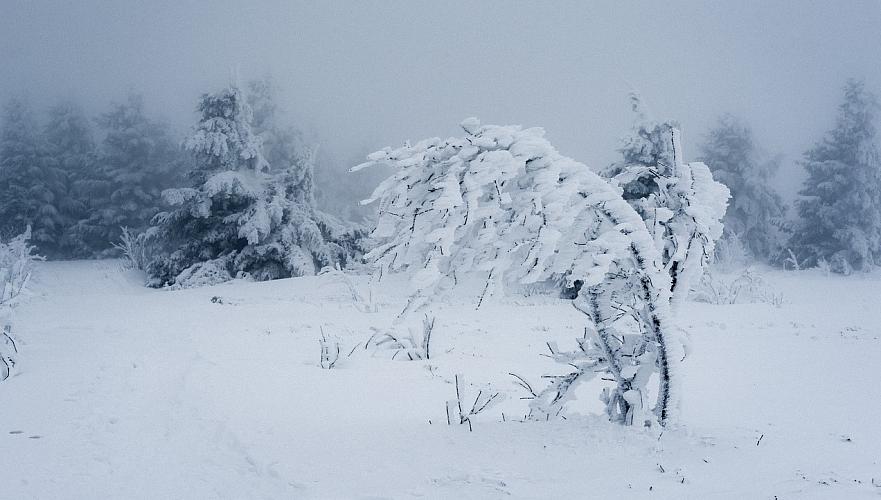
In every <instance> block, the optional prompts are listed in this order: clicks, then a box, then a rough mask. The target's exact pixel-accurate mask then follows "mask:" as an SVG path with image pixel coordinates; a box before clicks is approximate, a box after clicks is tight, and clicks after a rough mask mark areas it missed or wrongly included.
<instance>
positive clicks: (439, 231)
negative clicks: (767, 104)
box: [353, 118, 682, 425]
mask: <svg viewBox="0 0 881 500" xmlns="http://www.w3.org/2000/svg"><path fill="white" fill-rule="evenodd" d="M462 128H463V129H464V130H465V132H466V135H465V137H462V138H450V139H447V140H441V139H437V138H435V139H427V140H424V141H420V142H418V143H416V144H414V145H410V144H407V145H405V146H404V147H402V148H399V149H390V148H387V149H384V150H382V151H378V152H376V153H373V154H371V155H370V156H368V160H369V161H368V162H367V163H364V164H362V165H359V166H357V167H354V168H353V170H357V169H360V168H364V167H367V166H370V165H374V164H389V165H391V166H393V167H395V168H396V169H397V171H396V172H395V173H394V174H393V175H392V176H391V177H389V178H388V179H386V180H385V181H384V182H383V183H382V184H380V186H379V187H378V188H377V189H376V190H375V192H374V193H373V195H372V196H371V198H370V199H369V200H366V201H365V203H370V202H373V201H378V202H379V221H378V225H377V228H376V229H375V231H374V233H373V235H372V236H373V238H374V239H375V240H376V241H377V246H376V247H375V248H374V250H372V251H371V252H370V253H369V254H368V255H367V259H368V260H369V261H370V262H372V263H373V264H374V265H375V266H376V267H377V268H378V270H379V272H381V273H383V274H385V273H387V272H389V271H393V272H394V271H404V272H409V273H410V274H411V275H412V285H413V293H412V295H411V299H410V301H409V303H408V305H407V306H406V308H405V309H404V311H403V312H402V315H404V314H406V313H408V312H410V311H415V310H418V309H420V308H422V307H424V306H426V304H427V303H428V302H429V300H430V299H431V298H432V297H436V296H437V295H440V294H442V293H443V292H444V291H445V290H447V289H449V288H451V287H453V286H455V284H456V281H457V280H456V279H455V276H456V275H459V276H463V275H465V274H466V273H467V274H477V273H482V274H483V275H485V276H486V283H485V285H484V286H483V287H482V292H481V294H480V297H478V298H477V299H476V302H477V304H480V303H482V301H483V299H484V298H485V297H487V296H489V295H491V294H492V293H494V292H496V291H498V290H499V289H500V288H502V287H504V285H505V284H529V283H537V282H543V281H547V280H552V279H559V278H560V277H564V278H565V279H566V280H567V281H568V283H569V285H570V286H571V285H572V284H574V282H575V281H580V282H582V283H583V285H582V287H581V289H580V292H579V296H578V298H577V299H576V300H575V301H574V304H575V307H576V308H577V309H578V310H579V311H580V312H582V313H583V314H584V315H585V316H586V317H587V318H588V325H587V336H586V337H585V338H584V339H582V340H581V341H580V342H579V344H578V349H577V350H575V351H573V352H568V353H563V352H559V351H557V350H556V349H552V351H553V356H554V357H555V358H556V359H557V360H558V361H560V362H561V363H565V364H566V365H568V366H571V367H574V368H575V371H573V372H570V373H568V374H565V375H562V376H559V377H551V383H550V384H549V385H548V387H547V388H545V389H544V390H542V391H539V393H538V394H537V397H535V398H534V401H533V403H532V412H533V417H534V418H541V419H544V418H547V417H548V416H553V415H557V414H558V413H559V412H560V411H561V409H562V405H563V404H564V403H565V402H566V401H567V400H568V399H569V398H570V397H571V395H572V392H571V389H572V388H573V387H574V386H575V385H577V384H578V383H581V382H583V381H585V380H588V379H590V378H592V377H595V376H597V375H598V374H607V375H608V376H609V377H608V378H610V379H611V380H612V381H613V382H614V387H613V388H611V389H607V390H606V391H605V393H604V395H603V400H604V401H605V402H606V408H607V412H608V414H609V417H610V418H611V419H612V420H614V421H617V422H620V423H623V424H634V423H638V424H640V425H643V424H648V423H650V422H651V419H650V418H649V416H648V410H647V409H648V408H649V407H650V406H651V405H652V404H654V413H655V418H656V419H657V421H658V422H659V423H661V424H662V425H663V424H665V423H667V422H668V421H669V420H671V419H673V418H674V417H675V408H676V402H675V400H676V394H677V393H676V388H677V385H676V383H677V378H676V363H677V362H678V361H679V360H680V358H681V357H682V356H681V355H680V349H681V345H680V344H679V341H678V339H677V338H675V337H674V332H675V330H674V329H673V328H672V327H671V326H670V320H669V318H668V316H669V314H668V309H669V296H670V276H669V274H668V273H666V272H664V269H663V267H662V261H661V256H660V254H659V252H658V250H657V248H656V247H655V244H654V241H653V239H652V235H651V234H650V233H649V232H648V230H647V229H646V226H645V224H644V223H643V220H642V218H641V217H640V216H639V214H638V213H637V212H636V211H635V210H634V209H633V207H631V206H630V205H629V204H628V203H627V201H625V200H624V199H623V198H622V196H621V195H620V193H619V192H618V191H617V190H616V189H615V188H613V187H612V186H611V185H610V184H609V183H608V182H606V181H605V180H604V179H602V178H601V177H599V176H597V175H596V174H594V173H593V172H591V171H590V169H588V168H587V167H586V166H585V165H583V164H581V163H579V162H577V161H575V160H573V159H571V158H567V157H564V156H562V155H560V154H559V153H558V152H557V150H556V149H554V147H553V146H552V145H551V144H550V143H549V142H548V141H547V140H546V139H545V138H544V131H543V130H542V129H539V128H529V129H523V128H521V127H518V126H508V127H502V126H492V125H486V126H483V125H481V124H480V122H478V121H477V120H476V119H473V118H472V119H468V120H465V121H464V122H463V123H462ZM653 376H656V377H657V379H658V381H659V383H658V387H659V389H658V394H657V395H656V396H655V397H654V398H651V397H650V395H649V394H648V393H647V390H648V387H649V380H650V379H651V378H652V377H653ZM603 378H606V377H603ZM652 400H653V402H652Z"/></svg>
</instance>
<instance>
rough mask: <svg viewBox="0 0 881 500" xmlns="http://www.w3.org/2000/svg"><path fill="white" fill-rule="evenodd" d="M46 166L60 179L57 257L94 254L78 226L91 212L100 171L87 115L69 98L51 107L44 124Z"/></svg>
mask: <svg viewBox="0 0 881 500" xmlns="http://www.w3.org/2000/svg"><path fill="white" fill-rule="evenodd" d="M44 137H45V140H46V156H45V161H46V163H47V166H48V167H49V168H50V169H51V170H52V171H53V172H54V176H55V178H56V179H57V181H58V182H57V184H56V185H55V199H56V206H57V208H58V211H59V220H60V227H59V228H58V232H59V235H58V238H59V239H58V248H57V255H56V257H63V258H82V257H90V256H92V255H93V254H94V251H93V248H92V247H93V244H90V241H89V238H88V237H87V235H84V234H83V233H82V232H81V231H80V230H79V225H80V222H81V221H82V220H83V219H85V218H88V217H90V216H91V212H92V210H94V208H95V207H94V202H93V200H95V199H96V197H97V195H99V194H100V193H99V192H97V191H96V189H95V184H96V182H98V180H97V179H96V177H97V175H98V173H97V172H96V170H95V169H96V163H95V142H94V140H93V136H92V128H91V126H90V123H89V119H88V117H87V116H86V115H85V113H84V112H83V110H82V108H80V107H79V106H78V105H76V104H75V103H73V102H70V101H64V102H61V103H58V104H56V105H55V106H53V107H51V108H50V109H49V116H48V122H47V123H46V127H45V134H44Z"/></svg>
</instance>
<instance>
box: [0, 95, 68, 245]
mask: <svg viewBox="0 0 881 500" xmlns="http://www.w3.org/2000/svg"><path fill="white" fill-rule="evenodd" d="M3 111H4V114H3V124H2V131H0V224H2V229H0V231H2V233H4V235H5V237H12V236H14V235H17V234H20V233H23V232H24V231H25V229H26V228H27V226H29V225H30V226H31V227H32V234H31V241H32V242H33V243H34V244H35V245H36V246H37V248H38V251H39V252H40V253H41V254H43V255H47V256H55V255H57V254H58V246H59V241H60V235H61V231H62V229H63V224H64V221H63V220H62V216H61V213H60V211H59V209H58V207H57V202H58V200H57V199H56V193H58V192H60V191H62V190H63V189H62V187H61V186H63V178H62V175H61V172H60V170H59V169H57V168H53V167H52V166H51V165H50V164H48V162H47V161H46V159H47V158H46V145H45V142H44V141H43V137H42V135H41V134H40V132H39V130H38V128H37V124H36V122H35V120H34V116H33V112H32V111H31V108H30V106H29V105H28V104H27V102H26V101H24V100H22V99H12V100H10V101H9V102H7V103H6V105H5V106H4V109H3Z"/></svg>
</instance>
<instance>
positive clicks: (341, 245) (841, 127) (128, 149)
mask: <svg viewBox="0 0 881 500" xmlns="http://www.w3.org/2000/svg"><path fill="white" fill-rule="evenodd" d="M276 101H277V99H276V96H275V89H274V88H273V87H272V85H271V83H270V82H269V81H267V80H262V81H254V82H251V83H250V84H248V85H247V86H246V87H245V88H244V89H240V88H238V87H237V86H235V85H233V86H230V87H229V88H227V89H224V90H222V91H221V92H219V93H215V94H205V95H203V96H202V97H201V99H200V100H199V102H198V106H197V112H198V113H199V119H198V121H197V124H196V126H195V127H194V128H193V130H192V132H191V134H190V135H189V137H188V138H187V139H186V140H185V141H183V143H181V142H180V141H179V140H178V139H177V138H175V137H174V134H173V133H172V132H171V130H170V128H169V127H168V126H167V125H165V124H164V123H162V122H160V121H157V120H154V119H152V118H150V117H148V116H147V115H146V114H145V111H144V103H143V99H142V98H141V97H140V96H138V95H131V96H129V97H128V99H127V100H125V101H124V102H122V103H114V104H112V105H111V106H110V109H109V110H108V111H106V112H105V113H102V114H100V115H99V116H97V117H96V118H90V117H88V116H87V115H86V114H85V113H84V111H83V110H82V109H81V108H80V107H79V106H77V105H76V104H75V103H72V102H61V103H59V104H56V105H55V106H52V107H51V108H49V109H48V110H47V112H46V113H45V115H44V117H45V118H44V119H43V120H38V119H37V113H36V112H35V111H34V109H33V108H32V107H30V106H29V104H28V102H27V101H25V100H23V99H17V98H16V99H11V100H9V101H8V102H6V103H5V105H4V106H3V110H2V111H3V113H2V117H0V119H2V124H0V237H2V238H4V239H8V238H10V237H12V236H14V235H17V234H20V233H22V232H23V231H24V230H25V228H26V227H27V226H30V227H31V229H32V242H33V244H34V245H36V247H37V250H38V252H39V253H40V254H42V255H44V256H46V257H48V258H50V259H58V258H94V257H105V256H110V255H115V254H118V250H117V248H116V247H115V246H114V244H116V243H118V242H119V241H120V237H121V236H122V235H123V230H122V228H128V230H129V232H130V234H135V235H141V236H140V237H139V238H138V242H139V245H140V251H141V252H143V254H144V263H143V267H144V268H145V269H146V270H147V271H148V274H149V275H150V277H151V283H152V284H154V285H157V286H159V285H169V284H172V285H173V284H177V283H178V281H179V280H178V277H180V276H181V275H182V274H184V275H185V277H186V278H187V281H193V280H194V281H197V282H200V281H206V282H211V281H216V280H223V279H228V278H229V277H231V276H232V277H235V276H238V275H250V276H254V277H256V278H258V279H271V278H278V277H286V276H298V275H302V274H312V273H314V272H316V271H317V270H319V269H321V268H322V267H324V266H327V265H344V264H346V263H347V262H349V261H350V260H351V258H352V257H353V256H355V255H357V254H358V253H359V252H360V247H359V245H360V243H359V239H360V237H361V236H362V235H363V234H364V231H361V230H360V229H359V228H357V227H355V226H352V225H351V224H346V223H343V222H342V221H340V220H337V219H336V218H334V217H332V216H330V215H328V214H326V213H324V212H323V211H321V210H319V209H318V208H317V206H316V189H315V186H314V183H315V177H316V175H315V170H314V163H315V160H316V152H315V150H314V149H313V148H310V147H308V146H307V145H306V144H305V141H304V140H303V138H302V135H301V134H300V132H299V131H298V130H297V129H296V128H294V127H291V126H289V125H287V124H285V121H284V118H283V117H282V116H281V114H282V113H281V112H280V111H279V109H278V106H277V104H276ZM877 111H878V102H877V100H876V98H875V97H874V95H872V93H871V92H869V91H868V90H867V89H866V88H865V85H864V84H863V83H861V82H858V81H853V80H851V81H848V82H847V84H846V85H845V87H844V99H843V102H842V104H841V105H840V106H839V110H838V117H837V120H836V123H835V125H834V126H833V128H832V129H831V130H830V131H829V132H828V133H827V134H826V136H825V137H823V138H822V139H821V140H820V141H818V142H817V143H816V144H815V146H814V147H812V148H810V149H809V150H808V151H806V152H805V154H804V157H803V159H802V160H801V162H800V164H801V166H802V167H803V168H804V169H805V171H806V174H807V176H806V179H805V181H804V185H803V187H802V189H801V191H800V197H799V199H798V200H796V203H795V207H794V210H793V209H791V208H790V207H787V206H786V205H785V204H784V202H783V200H782V198H781V196H780V195H779V194H778V193H777V192H776V191H775V190H774V188H773V187H772V180H773V178H774V175H775V174H776V172H777V170H778V169H779V167H780V159H779V158H775V157H771V158H769V157H767V156H766V155H764V154H762V152H761V150H760V148H759V146H758V145H757V144H756V141H755V139H754V136H753V133H752V131H751V129H750V127H749V126H748V125H747V124H746V123H745V122H744V121H743V120H740V119H738V118H736V117H733V116H731V115H725V116H723V117H721V118H720V119H719V120H718V122H717V124H716V125H715V126H714V127H713V128H712V129H711V130H710V131H709V132H708V134H707V135H706V136H705V139H704V142H703V145H702V146H701V148H700V155H699V158H698V159H699V160H700V161H702V162H704V163H706V164H707V165H708V166H709V168H710V169H711V171H712V173H713V176H714V178H715V179H717V180H719V181H720V182H722V183H723V184H725V185H726V186H727V187H728V188H729V190H730V192H731V199H730V201H729V207H728V210H727V212H726V214H725V217H724V219H723V222H724V227H725V235H724V237H723V239H722V242H721V243H720V245H719V246H721V247H723V250H724V247H726V246H729V247H731V246H738V247H742V249H743V251H744V252H745V253H746V254H748V255H749V256H750V257H751V258H754V259H756V260H759V261H765V262H768V263H772V264H778V265H785V266H798V267H812V266H828V268H830V269H832V270H834V271H837V272H842V273H849V272H851V271H853V270H857V269H866V268H869V267H872V266H874V265H877V264H879V263H881V160H879V158H881V155H879V149H878V144H877V139H876V132H875V118H876V115H877ZM649 132H651V131H650V130H646V131H644V133H641V134H642V135H644V136H645V137H642V136H640V137H637V139H639V140H638V141H636V142H634V140H635V139H633V138H631V139H632V140H631V141H630V143H628V144H629V146H628V144H625V146H624V147H623V148H622V151H621V152H622V156H623V161H624V163H623V164H632V163H634V161H636V160H639V161H636V164H639V163H641V162H646V163H645V164H646V165H647V167H649V168H648V170H647V171H649V172H650V171H651V170H652V168H654V169H655V170H657V169H658V168H660V167H652V165H653V163H652V161H653V159H652V158H649V160H652V161H647V160H645V159H640V158H636V157H633V155H634V154H635V153H634V151H635V150H634V147H635V146H634V145H637V146H639V144H641V143H643V142H644V143H646V144H654V142H658V141H657V140H655V139H657V138H653V137H652V136H651V134H650V133H649ZM637 135H639V134H637ZM653 141H654V142H653ZM636 149H638V151H636V153H640V151H642V149H645V148H642V149H640V148H636ZM628 155H629V156H628ZM649 156H651V155H649ZM634 158H636V160H635V159H634ZM662 163H663V162H662ZM659 165H660V164H659ZM607 175H611V174H607ZM640 182H642V181H640ZM340 185H342V183H340ZM639 185H640V184H639V183H638V182H637V183H632V185H631V186H630V187H628V189H637V188H639ZM646 186H647V188H651V186H652V184H651V183H649V184H647V185H646ZM637 191H638V189H637ZM634 192H636V191H634ZM637 194H639V193H637ZM645 195H646V193H642V194H640V196H645ZM350 201H351V202H352V203H353V204H354V202H355V201H356V200H350ZM683 210H685V211H686V212H687V207H683Z"/></svg>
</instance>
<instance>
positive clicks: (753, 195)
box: [700, 114, 786, 261]
mask: <svg viewBox="0 0 881 500" xmlns="http://www.w3.org/2000/svg"><path fill="white" fill-rule="evenodd" d="M700 160H701V161H702V162H704V163H705V164H706V165H707V166H709V167H710V170H711V171H712V172H713V177H714V178H715V179H716V180H718V181H719V182H721V183H723V184H725V186H727V187H728V189H729V190H730V191H731V201H730V202H729V204H728V210H727V211H726V212H725V217H724V218H723V219H722V222H723V224H724V226H725V234H726V235H727V237H730V238H737V240H739V241H740V242H741V243H742V244H743V245H744V246H745V247H746V250H747V251H748V252H749V253H750V254H751V255H752V256H753V257H755V258H757V259H761V260H765V261H767V260H770V259H771V258H772V257H773V256H774V255H775V254H776V253H777V252H778V251H779V247H780V241H779V238H780V230H779V228H780V224H781V222H782V218H783V216H784V214H785V212H786V207H785V206H784V204H783V200H782V198H781V197H780V195H779V194H778V193H777V192H776V191H775V190H774V188H773V187H771V185H770V183H771V180H772V178H773V177H774V174H775V173H776V171H777V169H778V168H779V166H780V163H779V161H777V160H776V159H771V160H766V159H762V158H761V157H760V154H759V151H758V149H757V148H756V145H755V142H754V141H753V134H752V131H751V130H750V128H749V126H747V125H746V124H745V123H744V122H743V121H741V120H739V119H738V118H736V117H734V116H732V115H727V114H726V115H723V116H722V117H721V118H719V121H718V122H717V123H716V125H715V127H714V128H713V129H712V130H710V132H709V133H708V134H707V136H706V138H705V140H704V143H703V145H702V147H701V158H700Z"/></svg>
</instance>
